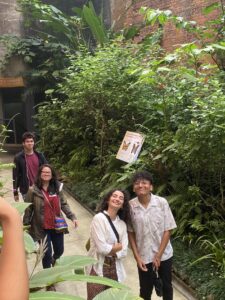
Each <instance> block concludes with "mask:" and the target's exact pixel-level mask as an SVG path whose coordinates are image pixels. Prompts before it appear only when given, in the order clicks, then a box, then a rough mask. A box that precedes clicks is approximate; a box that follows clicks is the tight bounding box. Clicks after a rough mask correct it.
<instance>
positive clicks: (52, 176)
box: [23, 164, 78, 269]
mask: <svg viewBox="0 0 225 300" xmlns="http://www.w3.org/2000/svg"><path fill="white" fill-rule="evenodd" d="M25 202H30V203H32V204H31V205H30V206H29V207H28V208H27V209H26V211H25V214H24V219H23V223H24V225H30V226H31V227H30V234H31V236H32V237H33V239H34V240H35V241H38V242H39V243H40V242H41V241H43V240H44V239H45V241H46V244H47V247H46V249H47V250H46V252H45V254H44V257H43V259H42V265H43V268H44V269H46V268H50V267H51V266H54V264H55V261H56V260H57V259H58V258H60V256H61V255H62V254H63V252H64V233H62V232H61V233H58V232H57V231H56V230H55V217H56V216H61V210H62V211H63V212H64V213H65V215H66V216H67V218H68V219H70V220H71V221H72V222H73V224H74V226H75V227H77V225H78V223H77V219H76V216H75V215H74V214H73V213H72V211H71V210H70V207H69V205H68V203H67V201H66V199H65V198H64V197H63V193H62V184H61V183H59V181H58V180H57V177H56V173H55V171H54V170H53V168H52V167H51V166H50V165H48V164H44V165H42V166H41V167H40V168H39V170H38V174H37V177H36V181H35V184H34V186H33V187H31V188H30V189H29V191H28V193H27V195H26V198H25ZM52 248H53V251H52Z"/></svg>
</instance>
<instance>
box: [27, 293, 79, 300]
mask: <svg viewBox="0 0 225 300" xmlns="http://www.w3.org/2000/svg"><path fill="white" fill-rule="evenodd" d="M56 299H57V300H84V298H81V297H78V296H71V295H65V294H63V293H59V292H36V293H31V294H30V296H29V300H56Z"/></svg>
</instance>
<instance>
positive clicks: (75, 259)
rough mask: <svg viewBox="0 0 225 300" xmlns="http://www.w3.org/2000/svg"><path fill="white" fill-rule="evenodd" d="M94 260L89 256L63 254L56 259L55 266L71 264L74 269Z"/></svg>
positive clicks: (89, 263)
mask: <svg viewBox="0 0 225 300" xmlns="http://www.w3.org/2000/svg"><path fill="white" fill-rule="evenodd" d="M95 262H96V260H95V259H94V258H92V257H90V256H84V255H72V256H63V257H61V258H60V259H58V260H57V262H56V266H71V267H73V268H74V269H76V268H83V267H86V266H89V265H91V264H93V263H95Z"/></svg>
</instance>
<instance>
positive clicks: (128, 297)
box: [94, 288, 142, 300]
mask: <svg viewBox="0 0 225 300" xmlns="http://www.w3.org/2000/svg"><path fill="white" fill-rule="evenodd" d="M118 299H119V300H139V299H140V300H141V299H142V298H140V297H138V296H134V295H132V293H131V292H130V291H128V290H124V289H121V290H118V289H115V288H112V289H108V290H105V291H104V292H102V293H100V294H98V295H97V296H95V297H94V300H118Z"/></svg>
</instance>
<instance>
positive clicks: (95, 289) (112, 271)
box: [87, 256, 118, 300]
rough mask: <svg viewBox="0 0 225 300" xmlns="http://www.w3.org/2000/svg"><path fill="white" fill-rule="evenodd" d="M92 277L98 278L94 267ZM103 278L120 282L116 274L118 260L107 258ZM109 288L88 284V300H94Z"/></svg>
mask: <svg viewBox="0 0 225 300" xmlns="http://www.w3.org/2000/svg"><path fill="white" fill-rule="evenodd" d="M90 275H93V276H98V275H97V274H96V272H95V271H94V268H93V267H92V269H91V273H90ZM103 276H104V277H106V278H110V279H113V280H116V281H117V280H118V278H117V273H116V258H115V257H109V256H106V257H105V260H104V264H103ZM108 288H109V286H106V285H102V284H97V283H87V300H92V299H93V298H94V297H95V296H96V295H97V294H99V293H101V292H103V291H104V290H106V289H108Z"/></svg>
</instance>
